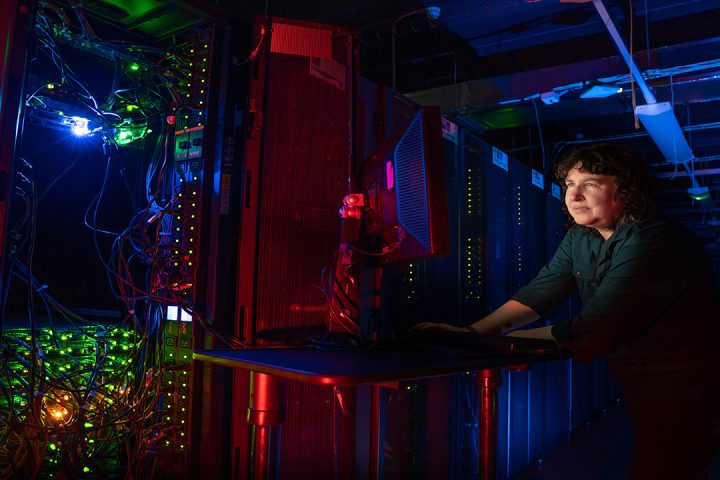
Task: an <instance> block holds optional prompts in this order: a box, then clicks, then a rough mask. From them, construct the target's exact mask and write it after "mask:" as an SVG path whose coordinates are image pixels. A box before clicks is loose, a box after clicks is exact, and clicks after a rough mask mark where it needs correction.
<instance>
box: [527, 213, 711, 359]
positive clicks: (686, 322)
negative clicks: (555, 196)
mask: <svg viewBox="0 0 720 480" xmlns="http://www.w3.org/2000/svg"><path fill="white" fill-rule="evenodd" d="M575 292H577V293H578V294H579V296H580V298H581V299H582V302H583V308H582V311H581V312H580V313H579V314H578V315H576V316H574V317H572V318H569V319H567V320H566V321H564V322H562V323H560V324H557V325H554V326H553V328H552V334H553V336H554V337H555V339H556V340H557V341H559V342H560V343H561V345H562V346H563V347H564V348H567V349H568V350H570V351H571V352H572V353H573V356H575V357H576V358H577V359H579V360H582V361H589V360H592V359H594V358H598V357H603V356H609V357H611V358H617V359H630V360H640V359H642V360H643V361H645V360H652V359H663V358H668V357H667V356H668V355H669V354H672V356H673V357H676V356H678V355H680V356H685V355H691V356H697V355H700V356H702V358H720V294H719V293H718V288H717V284H716V282H715V279H714V276H713V272H712V269H711V266H710V259H709V256H708V254H707V252H706V251H705V249H704V248H703V246H702V244H701V243H700V241H699V240H698V239H697V238H696V237H694V236H693V235H692V234H691V233H690V232H688V231H687V230H686V229H685V228H684V227H682V226H681V225H679V224H677V223H675V222H672V221H670V220H669V219H667V218H666V217H662V216H654V217H651V218H648V219H646V220H642V221H638V222H633V223H627V224H623V225H621V226H619V227H618V228H617V229H616V230H615V232H614V233H613V235H612V236H611V237H610V238H609V239H608V240H607V241H605V240H604V239H603V238H602V237H599V236H592V235H587V234H585V233H584V231H583V229H582V228H580V227H574V228H572V229H571V230H570V231H568V233H567V234H566V235H565V238H564V239H563V241H562V243H561V245H560V247H559V248H558V250H557V252H556V253H555V255H554V257H553V258H552V260H551V261H550V262H549V263H548V264H547V265H546V266H545V267H543V268H542V269H541V270H540V273H539V274H538V275H537V277H536V278H535V279H534V280H533V281H532V282H530V283H529V284H528V285H527V286H526V287H524V288H522V289H521V290H520V291H518V292H517V293H516V294H515V295H514V296H513V299H514V300H516V301H518V302H520V303H522V304H524V305H527V306H529V307H530V308H532V309H533V310H535V311H536V312H537V313H539V314H540V315H541V316H547V315H548V314H549V313H550V312H551V311H552V310H553V309H555V308H557V307H558V306H560V305H561V304H562V303H563V302H564V301H565V300H566V299H567V298H568V297H569V296H570V295H572V294H573V293H575Z"/></svg>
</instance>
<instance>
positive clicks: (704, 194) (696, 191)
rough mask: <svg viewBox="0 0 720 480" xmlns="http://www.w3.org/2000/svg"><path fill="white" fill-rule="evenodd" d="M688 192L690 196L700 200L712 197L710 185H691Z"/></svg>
mask: <svg viewBox="0 0 720 480" xmlns="http://www.w3.org/2000/svg"><path fill="white" fill-rule="evenodd" d="M687 192H688V195H690V198H692V199H693V200H696V201H698V202H701V201H703V200H707V199H708V198H710V189H709V188H708V187H690V188H688V190H687Z"/></svg>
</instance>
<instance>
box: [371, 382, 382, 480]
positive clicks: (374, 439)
mask: <svg viewBox="0 0 720 480" xmlns="http://www.w3.org/2000/svg"><path fill="white" fill-rule="evenodd" d="M371 388H372V390H371V394H370V395H371V396H370V480H377V479H378V478H379V474H380V472H379V470H380V385H373V386H372V387H371Z"/></svg>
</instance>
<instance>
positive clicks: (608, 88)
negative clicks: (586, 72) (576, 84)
mask: <svg viewBox="0 0 720 480" xmlns="http://www.w3.org/2000/svg"><path fill="white" fill-rule="evenodd" d="M622 91H623V89H622V87H618V86H617V85H611V84H603V83H594V84H592V85H591V86H590V88H588V89H586V90H583V92H582V93H581V94H580V98H606V97H610V96H612V95H616V94H618V93H622Z"/></svg>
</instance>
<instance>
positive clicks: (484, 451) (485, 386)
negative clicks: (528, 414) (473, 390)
mask: <svg viewBox="0 0 720 480" xmlns="http://www.w3.org/2000/svg"><path fill="white" fill-rule="evenodd" d="M501 382H502V377H501V376H500V370H499V369H497V368H492V369H489V370H482V371H480V372H478V374H477V388H478V402H479V412H478V413H479V415H478V416H479V419H480V424H479V426H478V462H479V468H478V475H479V478H480V480H495V478H496V477H495V461H496V457H497V433H498V425H497V422H498V419H497V391H498V388H499V387H500V384H501Z"/></svg>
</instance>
